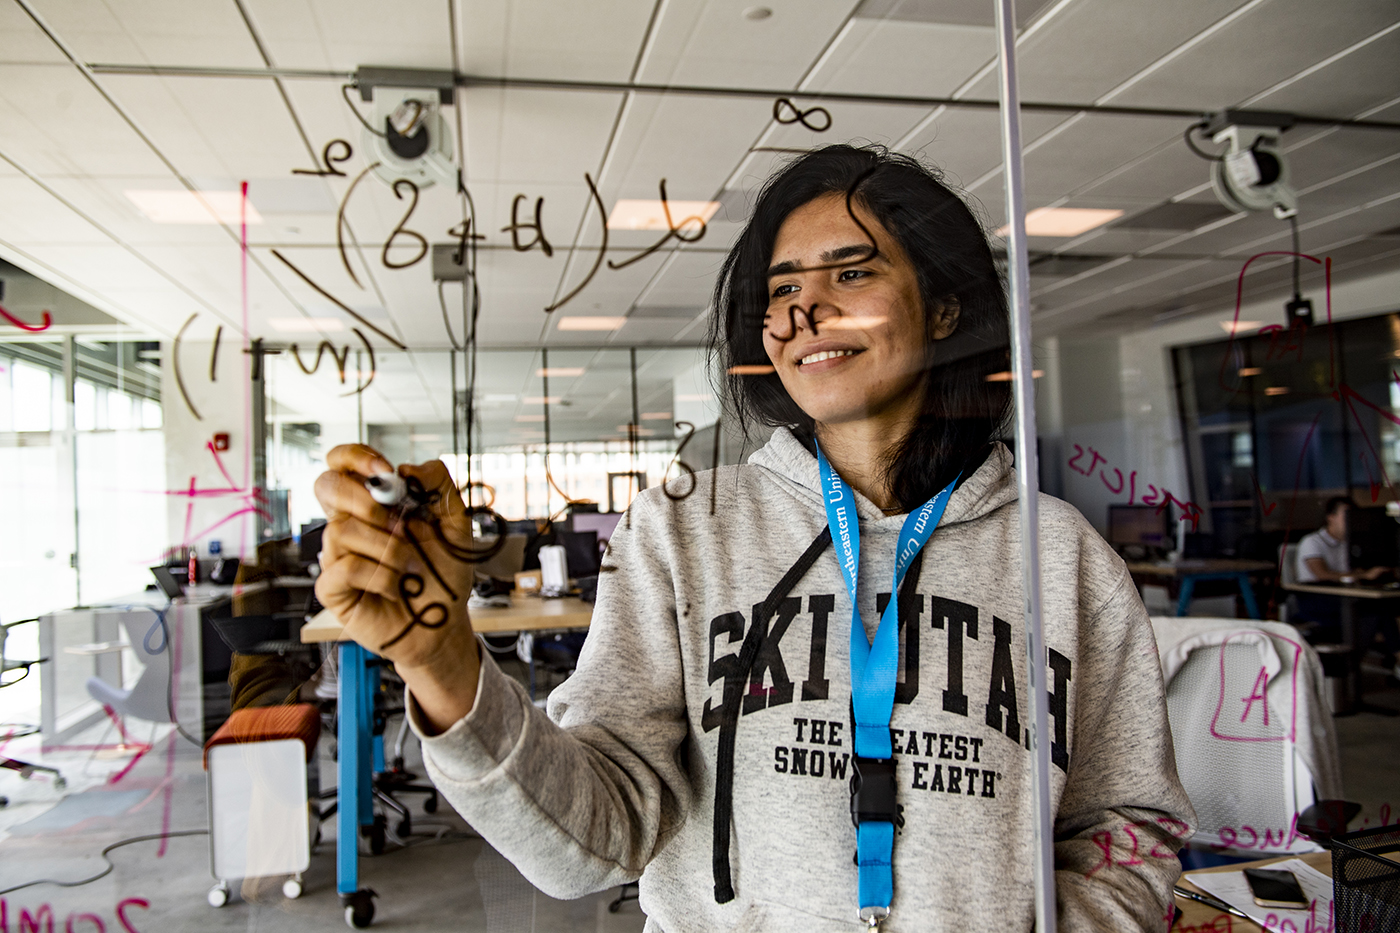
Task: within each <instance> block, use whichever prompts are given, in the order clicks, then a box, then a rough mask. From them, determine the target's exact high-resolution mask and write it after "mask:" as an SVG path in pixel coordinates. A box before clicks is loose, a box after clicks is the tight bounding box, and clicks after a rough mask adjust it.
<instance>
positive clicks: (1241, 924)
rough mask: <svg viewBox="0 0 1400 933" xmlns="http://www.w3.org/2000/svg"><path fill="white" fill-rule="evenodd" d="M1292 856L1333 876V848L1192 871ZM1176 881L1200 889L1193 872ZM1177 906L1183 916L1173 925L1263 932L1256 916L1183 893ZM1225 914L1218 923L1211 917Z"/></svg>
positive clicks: (1251, 864)
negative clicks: (1236, 913) (1248, 916)
mask: <svg viewBox="0 0 1400 933" xmlns="http://www.w3.org/2000/svg"><path fill="white" fill-rule="evenodd" d="M1292 858H1297V859H1302V860H1303V861H1304V862H1307V863H1308V864H1309V865H1311V866H1312V867H1313V868H1316V869H1317V870H1318V871H1320V872H1322V873H1323V874H1324V875H1326V876H1327V877H1329V878H1330V877H1332V853H1331V852H1308V853H1305V854H1303V855H1282V856H1279V857H1278V858H1266V859H1259V860H1258V861H1255V862H1241V863H1240V864H1238V865H1221V866H1220V867H1219V868H1203V869H1201V870H1200V871H1193V872H1192V873H1191V874H1192V875H1201V874H1214V873H1216V872H1222V871H1242V870H1244V869H1246V868H1264V867H1267V866H1269V865H1273V864H1274V863H1276V862H1286V861H1288V860H1289V859H1292ZM1177 884H1179V885H1181V887H1183V888H1186V889H1187V890H1190V891H1201V889H1200V888H1198V887H1197V886H1196V885H1194V884H1192V883H1191V875H1182V876H1181V880H1180V881H1178V882H1177ZM1202 893H1204V892H1202ZM1176 906H1178V907H1180V908H1181V920H1180V922H1178V924H1177V925H1176V926H1175V927H1174V928H1173V929H1177V930H1190V929H1199V930H1222V931H1223V930H1231V931H1232V933H1256V931H1257V933H1263V930H1264V928H1263V927H1261V926H1260V925H1259V924H1257V923H1255V922H1254V921H1253V920H1242V919H1240V918H1239V917H1232V916H1230V915H1229V914H1226V913H1224V912H1222V911H1219V910H1216V909H1215V908H1214V907H1211V906H1209V905H1207V904H1198V903H1196V902H1195V901H1191V900H1187V899H1186V898H1184V897H1180V896H1178V897H1177V899H1176ZM1222 917H1223V918H1224V919H1223V920H1220V922H1219V923H1218V924H1212V923H1211V921H1212V920H1215V919H1217V918H1222ZM1300 933H1301V931H1300Z"/></svg>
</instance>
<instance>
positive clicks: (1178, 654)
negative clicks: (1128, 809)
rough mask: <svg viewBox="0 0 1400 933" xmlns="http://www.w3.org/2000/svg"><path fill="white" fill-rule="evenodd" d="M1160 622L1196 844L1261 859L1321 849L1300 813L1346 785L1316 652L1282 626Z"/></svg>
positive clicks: (1178, 760) (1177, 745)
mask: <svg viewBox="0 0 1400 933" xmlns="http://www.w3.org/2000/svg"><path fill="white" fill-rule="evenodd" d="M1153 623H1154V628H1155V629H1156V632H1157V638H1158V647H1159V650H1161V651H1162V653H1163V655H1164V656H1165V657H1166V659H1167V663H1166V665H1165V666H1166V667H1167V668H1168V669H1169V670H1170V671H1171V676H1170V679H1169V681H1168V683H1167V715H1168V718H1169V720H1170V723H1171V730H1172V742H1173V745H1174V747H1175V749H1176V764H1177V773H1178V774H1179V775H1180V778H1181V783H1182V785H1183V786H1184V787H1185V789H1186V793H1187V796H1189V797H1190V798H1191V804H1192V806H1193V807H1194V808H1195V810H1196V816H1197V820H1198V823H1197V827H1198V828H1197V833H1196V835H1195V836H1194V837H1193V839H1192V842H1193V844H1194V845H1197V846H1211V847H1214V848H1216V849H1217V850H1229V851H1232V852H1233V853H1235V854H1244V855H1254V856H1255V857H1259V856H1261V855H1262V854H1264V853H1285V852H1315V851H1318V850H1319V846H1317V845H1316V844H1314V843H1312V842H1311V841H1309V840H1308V839H1306V838H1305V837H1302V836H1300V835H1298V834H1297V832H1296V827H1297V815H1298V814H1299V813H1301V812H1302V811H1303V810H1304V809H1306V808H1307V807H1308V806H1309V805H1310V804H1311V803H1313V802H1314V801H1315V800H1316V799H1318V796H1319V793H1318V791H1319V790H1322V791H1323V792H1324V793H1323V794H1322V796H1329V795H1330V794H1329V793H1327V792H1329V791H1335V792H1338V793H1339V792H1340V787H1337V788H1332V787H1331V786H1330V785H1331V784H1340V780H1339V772H1338V765H1337V752H1336V746H1335V737H1334V734H1333V732H1332V722H1331V716H1330V715H1329V714H1328V712H1327V709H1326V707H1325V706H1323V705H1321V704H1320V702H1319V697H1318V690H1317V689H1316V688H1315V687H1314V684H1313V681H1314V680H1315V679H1316V678H1320V665H1318V662H1317V658H1316V655H1315V654H1314V653H1313V651H1312V648H1311V647H1310V646H1308V645H1307V644H1306V643H1305V642H1303V641H1302V639H1301V638H1298V636H1297V635H1296V634H1293V633H1292V631H1291V630H1290V629H1288V628H1286V627H1284V626H1281V625H1279V624H1278V623H1269V622H1264V623H1253V624H1242V623H1241V622H1240V621H1238V620H1223V619H1222V620H1196V619H1193V620H1189V622H1188V620H1184V619H1169V618H1155V619H1154V620H1153ZM1183 624H1186V625H1187V626H1188V627H1187V628H1182V625H1183ZM1285 633H1287V634H1285ZM1183 658H1184V660H1183ZM1318 730H1322V732H1323V733H1325V737H1324V738H1321V739H1319V738H1317V737H1315V736H1314V732H1316V731H1318ZM1315 784H1316V785H1318V787H1315V786H1314V785H1315Z"/></svg>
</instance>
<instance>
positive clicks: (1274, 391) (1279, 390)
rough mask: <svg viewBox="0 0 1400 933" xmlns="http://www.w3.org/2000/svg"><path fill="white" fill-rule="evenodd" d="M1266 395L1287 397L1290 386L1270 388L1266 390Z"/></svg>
mask: <svg viewBox="0 0 1400 933" xmlns="http://www.w3.org/2000/svg"><path fill="white" fill-rule="evenodd" d="M1264 394H1265V395H1287V394H1288V386H1269V387H1268V388H1267V389H1265V390H1264Z"/></svg>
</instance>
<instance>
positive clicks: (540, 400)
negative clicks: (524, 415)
mask: <svg viewBox="0 0 1400 933" xmlns="http://www.w3.org/2000/svg"><path fill="white" fill-rule="evenodd" d="M520 401H521V402H523V403H524V404H526V405H558V404H559V396H557V395H535V396H532V397H530V398H522V399H521V400H520Z"/></svg>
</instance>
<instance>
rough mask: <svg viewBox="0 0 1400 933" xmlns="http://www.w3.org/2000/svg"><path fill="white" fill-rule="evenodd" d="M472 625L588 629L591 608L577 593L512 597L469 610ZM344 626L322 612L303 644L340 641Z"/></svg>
mask: <svg viewBox="0 0 1400 933" xmlns="http://www.w3.org/2000/svg"><path fill="white" fill-rule="evenodd" d="M470 612H471V620H472V628H473V629H475V630H476V631H477V632H478V633H480V634H488V635H489V634H494V633H496V632H533V631H540V630H541V629H558V628H588V624H589V622H590V621H591V620H592V618H593V607H592V606H590V605H589V604H588V603H586V602H584V601H583V600H581V599H579V598H578V597H577V596H565V597H563V598H562V599H539V598H535V597H529V596H524V597H513V598H512V599H511V604H510V606H509V607H508V608H505V609H472V610H470ZM343 630H344V627H343V626H342V625H341V623H340V620H339V619H337V618H336V617H335V614H334V613H332V612H330V611H329V610H327V611H324V612H321V613H320V614H319V615H317V616H316V617H315V618H314V619H312V620H311V621H310V622H308V623H306V625H304V626H303V627H302V629H301V640H302V642H303V643H304V644H309V643H311V642H324V641H341V640H342V638H341V632H342V631H343Z"/></svg>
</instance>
